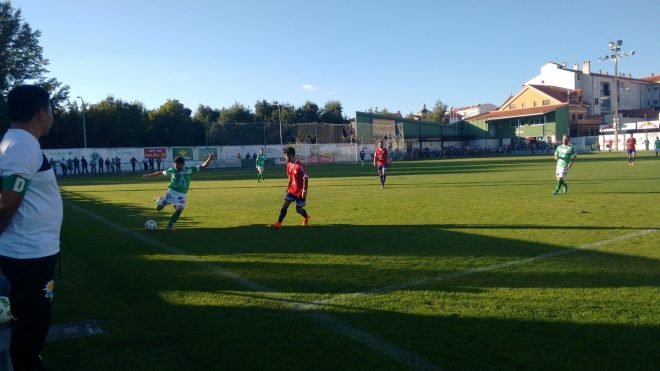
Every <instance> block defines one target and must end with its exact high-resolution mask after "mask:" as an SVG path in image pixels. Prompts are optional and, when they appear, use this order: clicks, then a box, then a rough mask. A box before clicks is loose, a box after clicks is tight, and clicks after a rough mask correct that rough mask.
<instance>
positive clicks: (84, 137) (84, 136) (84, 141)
mask: <svg viewBox="0 0 660 371" xmlns="http://www.w3.org/2000/svg"><path fill="white" fill-rule="evenodd" d="M76 98H80V101H81V102H82V119H83V145H84V148H87V123H86V122H85V101H84V100H83V99H82V97H81V96H77V97H76Z"/></svg>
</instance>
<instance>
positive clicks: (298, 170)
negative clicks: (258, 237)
mask: <svg viewBox="0 0 660 371" xmlns="http://www.w3.org/2000/svg"><path fill="white" fill-rule="evenodd" d="M284 158H285V159H286V173H287V175H289V187H288V188H287V190H286V194H285V195H284V204H283V205H282V209H280V216H279V218H278V219H277V222H276V223H274V224H271V225H270V227H271V228H275V229H280V228H282V221H284V218H285V217H286V212H287V209H288V208H289V205H290V204H291V203H292V202H294V201H295V202H296V212H297V213H298V214H300V215H302V217H303V222H302V225H307V223H309V219H311V216H309V214H307V211H305V209H304V207H305V205H306V200H307V183H308V180H309V177H308V176H307V170H306V169H305V165H303V164H302V162H300V161H298V160H297V159H296V149H295V148H293V147H287V148H286V149H285V150H284Z"/></svg>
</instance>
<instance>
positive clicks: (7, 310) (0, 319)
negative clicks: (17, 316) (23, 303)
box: [0, 296, 12, 325]
mask: <svg viewBox="0 0 660 371" xmlns="http://www.w3.org/2000/svg"><path fill="white" fill-rule="evenodd" d="M11 318H12V317H11V307H10V306H9V298H8V297H6V296H0V325H1V324H3V323H7V322H9V321H10V320H11Z"/></svg>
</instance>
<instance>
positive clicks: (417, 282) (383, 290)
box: [303, 228, 658, 307]
mask: <svg viewBox="0 0 660 371" xmlns="http://www.w3.org/2000/svg"><path fill="white" fill-rule="evenodd" d="M657 231H658V229H654V228H649V229H644V230H641V231H637V232H634V233H629V234H625V235H622V236H617V237H613V238H610V239H607V240H602V241H597V242H592V243H588V244H585V245H581V246H578V247H575V248H572V249H563V250H556V251H552V252H549V253H546V254H541V255H538V256H534V257H531V258H524V259H516V260H510V261H507V262H503V263H497V264H492V265H488V266H485V267H477V268H469V269H466V270H462V271H459V272H451V273H446V274H442V275H439V276H435V277H426V278H419V279H414V280H410V281H405V282H401V283H395V284H392V285H388V286H382V287H377V288H374V289H371V290H366V291H362V292H354V293H350V294H342V295H337V296H333V297H331V298H328V299H324V300H317V301H315V302H312V303H309V304H303V305H304V306H309V307H314V306H323V305H329V304H336V303H340V302H344V301H348V300H353V299H357V298H359V297H362V296H366V295H372V294H387V293H390V292H394V291H398V290H405V289H409V288H412V287H417V286H423V285H428V284H431V283H435V282H441V281H448V280H451V279H455V278H462V277H466V276H469V275H472V274H476V273H483V272H490V271H494V270H496V269H501V268H510V267H518V266H521V265H527V264H532V263H536V262H540V261H544V260H548V259H551V258H555V257H558V256H563V255H568V254H573V253H577V252H580V251H588V250H593V249H597V248H599V247H602V246H605V245H609V244H612V243H615V242H619V241H625V240H628V239H631V238H635V237H641V236H645V235H647V234H651V233H655V232H657Z"/></svg>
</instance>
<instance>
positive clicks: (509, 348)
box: [45, 153, 660, 370]
mask: <svg viewBox="0 0 660 371" xmlns="http://www.w3.org/2000/svg"><path fill="white" fill-rule="evenodd" d="M554 170H555V163H554V161H553V160H552V157H551V156H534V157H498V158H483V159H456V160H438V161H411V162H398V163H395V164H394V166H392V168H391V169H390V172H389V176H388V178H387V183H386V187H385V189H381V188H380V185H379V180H378V176H377V175H376V172H375V170H374V168H373V167H372V166H364V167H362V166H360V165H359V164H345V165H326V166H309V167H308V172H309V174H310V186H309V196H308V200H307V201H308V206H307V211H308V212H309V213H310V215H311V216H312V219H311V221H310V225H309V226H307V227H302V226H301V225H300V222H301V220H302V218H301V217H300V216H299V215H298V214H296V212H295V207H293V206H292V207H290V208H289V212H288V215H287V217H286V219H285V221H284V227H283V228H282V229H281V230H272V229H269V228H266V227H265V226H266V225H268V224H270V223H272V222H274V221H275V220H276V219H277V215H278V213H279V210H280V207H281V204H282V199H283V195H284V192H285V188H286V184H287V180H286V178H285V174H284V168H283V167H278V168H268V169H267V171H266V173H265V176H266V181H265V182H264V183H257V181H256V172H255V171H254V169H234V170H209V171H204V172H201V173H197V174H194V175H193V181H192V186H191V189H190V191H189V193H188V204H187V208H186V209H185V211H184V213H183V215H182V217H181V219H180V220H179V222H178V223H177V231H176V232H175V233H167V232H165V231H164V230H163V227H164V226H165V225H166V223H167V220H168V219H169V216H170V215H171V213H172V208H171V207H168V208H166V209H165V210H163V211H161V212H156V211H155V210H154V208H153V206H154V203H153V201H152V200H151V199H152V197H153V196H155V195H160V194H163V193H164V192H165V190H166V188H167V184H168V179H167V178H165V177H161V178H152V179H148V180H144V179H142V178H141V176H140V174H135V175H133V174H126V175H121V176H89V177H63V178H62V177H60V178H59V183H60V187H61V191H62V195H63V198H64V211H65V217H64V224H63V228H62V260H61V262H62V271H61V276H57V277H56V295H55V300H54V307H53V308H54V316H53V322H54V323H56V324H57V323H69V322H77V321H87V320H95V321H97V322H98V323H99V324H100V326H101V328H102V329H103V331H104V333H103V334H102V335H97V336H90V337H78V338H67V339H62V340H58V341H52V342H49V343H47V344H46V350H45V360H46V361H47V364H48V365H49V366H51V367H53V368H54V369H57V370H182V369H204V370H210V369H244V370H257V369H287V370H310V369H314V370H316V369H327V370H353V369H374V370H388V369H449V370H471V369H474V370H490V369H492V370H496V369H507V370H510V369H530V370H543V369H574V370H602V369H619V370H624V369H625V370H634V369H639V370H644V369H653V368H657V367H658V365H660V353H658V345H659V344H660V300H659V299H660V289H659V286H660V230H658V229H659V228H660V159H659V158H656V157H654V156H653V154H650V153H649V154H646V153H642V154H641V155H640V156H638V159H637V165H636V166H628V165H627V160H626V157H625V155H622V154H620V155H615V154H610V153H601V154H586V155H581V156H580V157H579V158H578V160H577V162H576V163H575V165H574V167H573V168H572V169H571V170H570V172H569V174H568V176H567V182H568V184H569V193H567V194H562V193H560V194H559V195H557V196H552V195H551V193H552V191H553V187H554V184H555V180H554ZM147 219H154V220H156V221H157V222H158V230H157V231H155V232H148V231H146V230H144V227H143V225H144V222H145V221H146V220H147Z"/></svg>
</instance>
